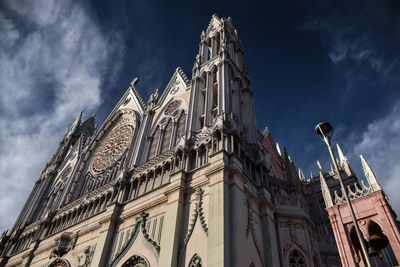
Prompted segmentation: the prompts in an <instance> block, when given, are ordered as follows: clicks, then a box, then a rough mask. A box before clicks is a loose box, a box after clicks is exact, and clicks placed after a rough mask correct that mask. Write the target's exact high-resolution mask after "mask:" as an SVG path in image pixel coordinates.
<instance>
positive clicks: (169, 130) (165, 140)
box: [161, 120, 173, 153]
mask: <svg viewBox="0 0 400 267" xmlns="http://www.w3.org/2000/svg"><path fill="white" fill-rule="evenodd" d="M172 127H173V122H172V120H169V121H168V124H167V126H165V132H164V136H163V141H162V146H161V153H164V152H165V151H167V150H168V149H169V144H170V142H171V135H172Z"/></svg>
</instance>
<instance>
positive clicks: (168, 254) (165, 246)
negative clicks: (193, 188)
mask: <svg viewBox="0 0 400 267" xmlns="http://www.w3.org/2000/svg"><path fill="white" fill-rule="evenodd" d="M184 178H185V177H184V172H182V171H179V172H176V173H175V174H174V175H173V176H172V178H171V184H170V186H169V187H168V188H167V189H166V191H165V194H166V195H167V196H168V203H167V208H166V212H165V217H164V224H163V229H162V231H163V233H162V235H161V242H160V247H161V251H160V259H159V261H158V262H159V263H160V267H176V266H177V264H178V249H179V241H180V238H181V230H182V214H183V201H184V199H183V197H184V185H185V183H184Z"/></svg>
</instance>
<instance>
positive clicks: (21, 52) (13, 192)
mask: <svg viewBox="0 0 400 267" xmlns="http://www.w3.org/2000/svg"><path fill="white" fill-rule="evenodd" d="M116 51H117V52H116ZM123 51H124V45H123V43H122V40H121V38H120V36H119V35H118V32H113V33H112V34H106V33H104V32H103V31H102V30H101V28H100V27H99V25H98V23H97V22H96V21H94V20H93V18H92V17H91V16H90V14H89V13H88V12H87V10H86V9H85V6H83V5H82V4H80V3H78V2H72V1H62V2H60V1H3V3H2V9H1V11H0V84H1V85H0V87H1V90H0V107H1V109H0V110H1V117H0V172H1V173H0V179H1V185H2V186H1V187H0V214H2V216H1V218H0V228H2V229H5V228H6V227H10V226H11V223H12V222H13V221H14V220H15V218H16V216H17V213H18V212H19V211H20V209H21V208H22V204H23V202H24V201H25V199H26V198H27V196H28V195H29V192H30V190H31V188H32V186H33V183H34V181H35V180H36V179H37V178H38V177H39V174H40V171H41V170H42V168H43V167H44V165H45V163H46V162H47V161H48V160H49V159H50V157H51V155H52V153H54V151H55V150H56V147H57V144H58V142H59V141H60V138H61V137H62V136H63V133H64V131H65V129H66V128H67V127H68V126H69V124H71V123H72V122H73V120H74V118H75V116H76V115H77V113H78V112H79V111H80V110H81V109H85V110H86V111H87V112H90V111H95V109H96V108H97V107H98V106H99V104H100V103H101V91H100V86H101V83H102V81H104V79H105V78H104V77H108V78H110V79H112V77H113V76H115V73H116V72H118V70H119V67H120V59H121V56H122V55H123ZM110 55H113V57H112V58H111V57H110ZM111 59H112V60H111ZM105 74H107V76H106V75H105ZM4 215H5V216H4Z"/></svg>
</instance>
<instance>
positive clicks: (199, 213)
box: [184, 188, 208, 246]
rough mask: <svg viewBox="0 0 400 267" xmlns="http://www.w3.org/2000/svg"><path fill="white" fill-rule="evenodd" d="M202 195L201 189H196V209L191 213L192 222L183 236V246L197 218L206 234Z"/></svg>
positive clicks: (187, 240)
mask: <svg viewBox="0 0 400 267" xmlns="http://www.w3.org/2000/svg"><path fill="white" fill-rule="evenodd" d="M203 193H204V190H203V189H201V188H197V189H196V200H197V201H196V207H195V209H194V211H193V215H192V222H191V224H190V225H189V230H188V232H187V234H186V236H185V240H184V243H185V246H186V244H187V243H188V242H189V239H190V236H191V235H192V233H193V230H194V226H195V225H196V221H197V218H199V220H200V224H201V227H202V228H203V230H204V232H206V234H207V233H208V228H207V223H206V220H205V218H204V212H203Z"/></svg>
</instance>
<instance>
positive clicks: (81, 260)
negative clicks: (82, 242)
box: [74, 245, 96, 267]
mask: <svg viewBox="0 0 400 267" xmlns="http://www.w3.org/2000/svg"><path fill="white" fill-rule="evenodd" d="M95 248H96V245H94V246H87V247H86V248H85V249H83V250H80V251H77V252H76V253H74V255H75V257H76V261H77V262H78V267H88V266H90V263H91V261H92V258H93V254H94V250H95Z"/></svg>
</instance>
